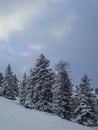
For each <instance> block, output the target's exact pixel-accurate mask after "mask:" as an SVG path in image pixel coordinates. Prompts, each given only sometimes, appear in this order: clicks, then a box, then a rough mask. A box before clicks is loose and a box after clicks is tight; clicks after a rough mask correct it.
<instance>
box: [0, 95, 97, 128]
mask: <svg viewBox="0 0 98 130" xmlns="http://www.w3.org/2000/svg"><path fill="white" fill-rule="evenodd" d="M94 129H96V130H97V128H90V127H84V126H82V125H79V124H77V123H72V122H69V121H67V120H63V119H61V118H59V117H57V116H53V115H51V114H48V113H45V112H40V111H37V110H29V109H26V108H24V107H22V106H21V105H19V103H18V101H11V100H8V99H5V98H3V97H0V130H94Z"/></svg>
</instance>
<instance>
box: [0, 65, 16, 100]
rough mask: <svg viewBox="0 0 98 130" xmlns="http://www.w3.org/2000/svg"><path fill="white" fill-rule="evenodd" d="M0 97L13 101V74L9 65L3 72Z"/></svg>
mask: <svg viewBox="0 0 98 130" xmlns="http://www.w3.org/2000/svg"><path fill="white" fill-rule="evenodd" d="M1 87H2V95H3V96H4V97H6V98H8V99H12V100H15V95H14V84H13V72H12V70H11V66H10V64H8V66H7V68H6V72H5V78H4V81H3V83H2V86H1Z"/></svg>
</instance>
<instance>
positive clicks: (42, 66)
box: [33, 54, 54, 112]
mask: <svg viewBox="0 0 98 130" xmlns="http://www.w3.org/2000/svg"><path fill="white" fill-rule="evenodd" d="M33 73H34V82H35V83H34V84H35V86H34V94H33V103H34V107H35V109H38V110H41V111H46V112H52V85H53V81H54V80H53V79H54V74H53V72H52V70H51V69H49V60H47V59H46V58H45V56H44V55H43V54H41V55H40V57H39V58H38V59H37V61H36V64H35V67H34V72H33Z"/></svg>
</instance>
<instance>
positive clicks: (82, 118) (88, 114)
mask: <svg viewBox="0 0 98 130" xmlns="http://www.w3.org/2000/svg"><path fill="white" fill-rule="evenodd" d="M74 114H75V120H76V121H77V122H78V123H79V124H82V125H87V126H96V125H97V117H96V110H95V96H94V95H93V93H92V89H91V88H90V79H89V78H88V76H87V75H86V74H85V75H84V76H83V78H82V79H81V83H80V85H79V91H78V105H77V108H76V110H75V113H74Z"/></svg>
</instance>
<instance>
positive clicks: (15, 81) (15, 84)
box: [13, 74, 19, 97]
mask: <svg viewBox="0 0 98 130" xmlns="http://www.w3.org/2000/svg"><path fill="white" fill-rule="evenodd" d="M13 83H14V95H15V96H16V97H18V95H19V88H18V79H17V76H16V74H14V76H13Z"/></svg>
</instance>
